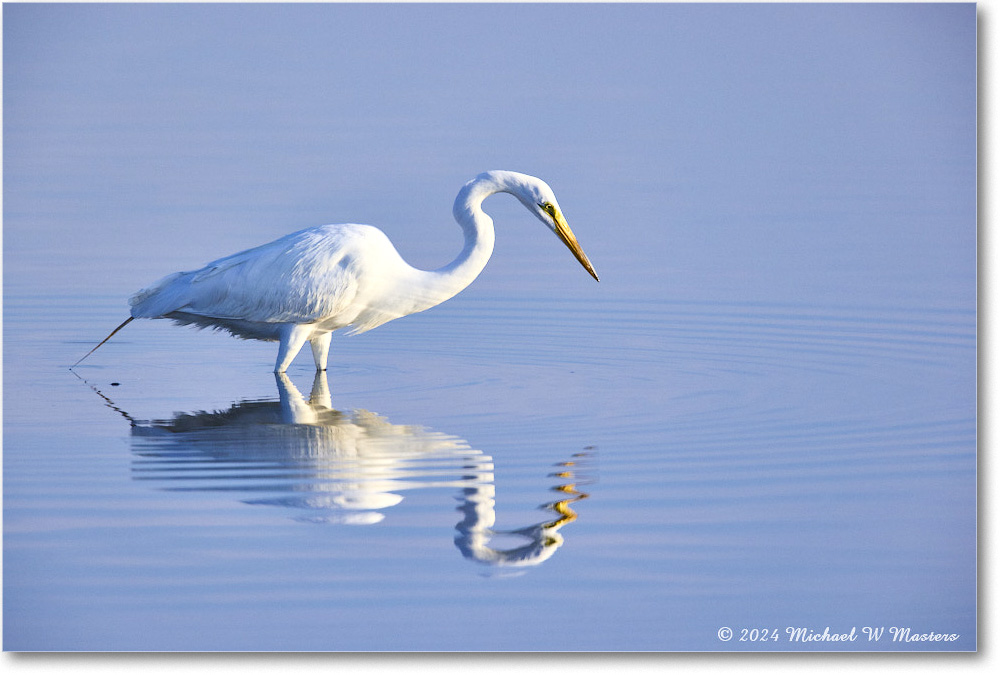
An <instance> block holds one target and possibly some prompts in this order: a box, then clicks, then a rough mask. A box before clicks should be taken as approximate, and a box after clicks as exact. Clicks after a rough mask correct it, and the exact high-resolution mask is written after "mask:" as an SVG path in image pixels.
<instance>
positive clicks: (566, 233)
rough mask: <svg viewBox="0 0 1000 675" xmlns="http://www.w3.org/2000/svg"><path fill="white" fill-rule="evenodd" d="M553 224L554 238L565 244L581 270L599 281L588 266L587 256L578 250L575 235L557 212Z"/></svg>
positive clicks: (591, 267) (590, 266)
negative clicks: (581, 266) (554, 224)
mask: <svg viewBox="0 0 1000 675" xmlns="http://www.w3.org/2000/svg"><path fill="white" fill-rule="evenodd" d="M555 223H556V236H558V237H559V239H561V240H562V243H564V244H566V247H567V248H569V250H570V251H572V252H573V255H574V256H576V259H577V260H579V261H580V264H581V265H583V268H584V269H585V270H587V271H588V272H590V276H592V277H594V279H595V280H596V281H600V279H598V278H597V272H595V271H594V266H593V265H591V264H590V259H589V258H587V254H586V253H584V252H583V249H582V248H580V243H579V242H578V241H577V240H576V235H574V234H573V230H571V229H569V225H567V224H566V219H565V218H563V215H562V214H561V213H559V211H558V210H557V211H556V213H555Z"/></svg>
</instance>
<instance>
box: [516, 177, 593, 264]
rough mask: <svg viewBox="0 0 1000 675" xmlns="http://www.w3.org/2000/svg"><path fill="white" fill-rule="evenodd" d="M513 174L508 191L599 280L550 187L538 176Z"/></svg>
mask: <svg viewBox="0 0 1000 675" xmlns="http://www.w3.org/2000/svg"><path fill="white" fill-rule="evenodd" d="M514 175H515V176H516V177H517V178H518V180H517V182H516V185H515V186H514V188H513V189H511V190H510V192H511V193H512V194H513V195H514V196H515V197H517V198H518V200H520V202H521V203H522V204H524V206H525V207H526V208H527V209H528V210H529V211H531V212H532V213H534V214H535V215H536V216H537V217H538V219H539V220H540V221H542V222H543V223H545V225H546V226H548V228H549V229H550V230H552V231H553V232H555V234H556V236H557V237H559V240H560V241H562V243H564V244H566V247H567V248H569V250H570V251H572V253H573V255H574V256H575V257H576V259H577V260H579V261H580V264H581V265H583V267H584V269H585V270H587V271H588V272H589V273H590V276H592V277H594V279H596V280H597V281H600V279H598V278H597V272H595V271H594V266H593V265H591V264H590V260H589V259H588V258H587V254H586V253H584V252H583V248H581V246H580V244H579V242H578V241H577V240H576V236H575V235H574V234H573V230H571V229H570V227H569V225H568V224H567V223H566V218H565V217H564V216H563V213H562V209H560V208H559V202H557V201H556V196H555V194H554V193H553V192H552V188H550V187H549V186H548V184H546V183H545V181H543V180H541V179H540V178H535V177H534V176H527V175H525V174H514Z"/></svg>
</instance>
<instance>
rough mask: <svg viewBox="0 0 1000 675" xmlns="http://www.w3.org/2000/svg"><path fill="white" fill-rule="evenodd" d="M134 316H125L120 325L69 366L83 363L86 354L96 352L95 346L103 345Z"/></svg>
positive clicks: (73, 366)
mask: <svg viewBox="0 0 1000 675" xmlns="http://www.w3.org/2000/svg"><path fill="white" fill-rule="evenodd" d="M134 318H135V317H134V316H130V317H129V318H127V319H125V320H124V321H122V322H121V325H120V326H118V328H115V329H114V330H113V331H111V333H110V334H109V335H108V337H106V338H104V339H103V340H101V341H100V342H98V343H97V347H94V348H93V349H91V350H90V351H89V352H87V353H86V354H84V355H83V358H81V359H80V360H79V361H77V362H76V363H74V364H73V365H72V366H70V368H76V367H77V366H78V365H80V364H81V363H83V359H85V358H87V357H88V356H90V355H91V354H93V353H94V352H96V351H97V348H98V347H100V346H101V345H103V344H104V343H105V342H107V341H108V340H110V339H111V337H112V336H113V335H114V334H115V333H117V332H118V331H120V330H121V329H122V328H124V327H125V326H127V325H129V323H131V322H132V319H134Z"/></svg>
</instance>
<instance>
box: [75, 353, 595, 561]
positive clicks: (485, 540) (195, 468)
mask: <svg viewBox="0 0 1000 675" xmlns="http://www.w3.org/2000/svg"><path fill="white" fill-rule="evenodd" d="M275 382H276V385H277V389H278V400H277V401H275V400H273V399H270V400H254V401H239V402H237V403H234V404H233V405H232V406H231V407H230V408H229V409H227V410H222V411H215V412H195V413H178V414H175V415H174V416H173V417H172V418H171V419H169V420H155V421H141V420H136V419H135V418H133V417H132V416H130V415H129V414H128V413H127V412H125V411H123V410H122V409H120V408H118V407H117V406H115V404H114V403H113V402H112V401H111V400H110V399H108V398H107V397H106V396H105V395H104V394H102V393H101V392H99V391H97V390H96V389H95V391H97V393H98V394H99V395H100V396H101V397H102V398H104V399H105V401H106V402H107V404H108V405H109V406H110V407H112V408H113V409H115V410H116V411H118V412H119V413H121V414H122V415H123V416H125V417H126V418H127V419H128V420H129V422H130V424H131V427H132V451H133V477H134V479H135V480H140V481H155V482H157V483H167V487H165V488H163V489H165V490H168V491H185V492H188V491H236V492H250V493H256V494H258V495H260V496H257V497H253V498H249V499H244V500H242V501H243V502H244V503H246V504H253V505H267V506H277V507H283V508H288V509H291V510H293V511H294V512H295V513H296V515H295V516H293V517H294V518H295V519H296V520H299V521H302V522H312V523H336V524H344V525H370V524H374V523H378V522H380V521H382V520H384V519H385V518H386V515H387V513H386V512H387V511H388V510H389V509H391V508H392V507H393V506H396V505H397V504H399V503H400V502H402V501H403V499H404V495H405V494H406V493H407V491H412V490H426V489H442V488H443V489H453V490H456V491H457V492H458V495H459V499H460V502H461V503H460V505H459V507H458V509H457V510H458V511H459V512H460V513H461V515H462V518H461V520H460V521H459V522H458V524H457V525H456V526H455V530H456V535H455V546H456V547H457V548H458V550H459V551H460V552H461V553H462V555H463V556H464V557H465V558H467V559H469V560H471V561H475V562H477V563H481V564H484V565H487V566H491V567H502V566H503V567H521V568H523V567H529V566H532V565H538V564H540V563H542V562H544V561H545V560H548V559H549V558H550V557H552V555H553V554H554V553H555V552H556V550H558V549H559V547H561V546H562V544H563V536H562V534H560V532H559V530H560V529H561V528H563V527H564V526H565V525H567V524H569V523H571V522H573V521H574V520H576V518H577V514H576V512H575V511H573V509H572V508H571V505H572V504H573V503H574V502H577V501H579V500H581V499H585V498H586V497H587V496H588V495H587V494H585V493H583V492H581V491H579V490H578V489H577V485H579V484H580V483H581V479H580V477H579V475H578V474H579V470H580V465H581V463H585V462H586V461H587V457H588V454H589V453H579V454H577V455H575V456H574V457H573V458H572V459H571V460H569V461H565V462H561V463H560V464H558V465H557V467H558V470H557V471H555V472H553V473H550V474H549V477H550V478H552V479H554V481H553V482H554V484H553V486H552V488H551V489H552V490H553V491H555V492H556V493H557V494H558V498H557V499H556V500H554V501H551V502H548V503H544V504H542V505H541V507H540V508H542V509H543V510H546V511H548V512H550V513H551V516H550V517H549V518H547V519H546V520H544V521H543V522H541V523H537V524H533V525H530V526H527V527H522V528H517V529H512V530H498V529H495V528H494V525H495V524H496V519H497V518H496V485H495V474H494V464H493V458H492V457H490V456H489V455H486V454H484V453H483V452H481V451H479V450H475V449H473V448H471V447H469V445H468V443H466V442H465V441H464V440H463V439H461V438H458V437H455V436H450V435H447V434H443V433H440V432H435V431H431V430H428V429H425V428H424V427H421V426H417V425H401V424H392V423H390V422H389V421H388V420H386V419H385V418H384V417H382V416H380V415H378V414H375V413H372V412H369V411H366V410H354V411H350V412H343V411H339V410H336V409H334V408H333V404H332V397H331V395H330V387H329V384H328V381H327V378H326V374H325V373H322V372H318V373H317V374H316V377H315V378H314V380H313V385H312V390H311V392H310V395H309V397H308V398H306V397H304V396H303V395H302V394H301V393H300V392H299V391H298V389H296V387H295V385H294V384H292V382H291V380H290V379H289V378H288V376H287V375H285V374H284V373H280V374H276V375H275ZM510 538H514V539H516V542H515V543H514V545H512V546H498V545H496V543H495V542H497V541H504V542H506V541H507V540H508V539H510Z"/></svg>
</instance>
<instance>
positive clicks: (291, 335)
mask: <svg viewBox="0 0 1000 675" xmlns="http://www.w3.org/2000/svg"><path fill="white" fill-rule="evenodd" d="M310 334H312V327H311V326H299V325H296V324H294V323H289V324H285V325H284V326H282V327H281V342H279V343H278V360H277V361H275V363H274V372H276V373H283V372H285V371H286V370H288V366H290V365H292V360H293V359H294V358H295V356H296V355H297V354H298V353H299V350H300V349H302V345H304V344H305V343H306V340H308V339H309V336H310Z"/></svg>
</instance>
